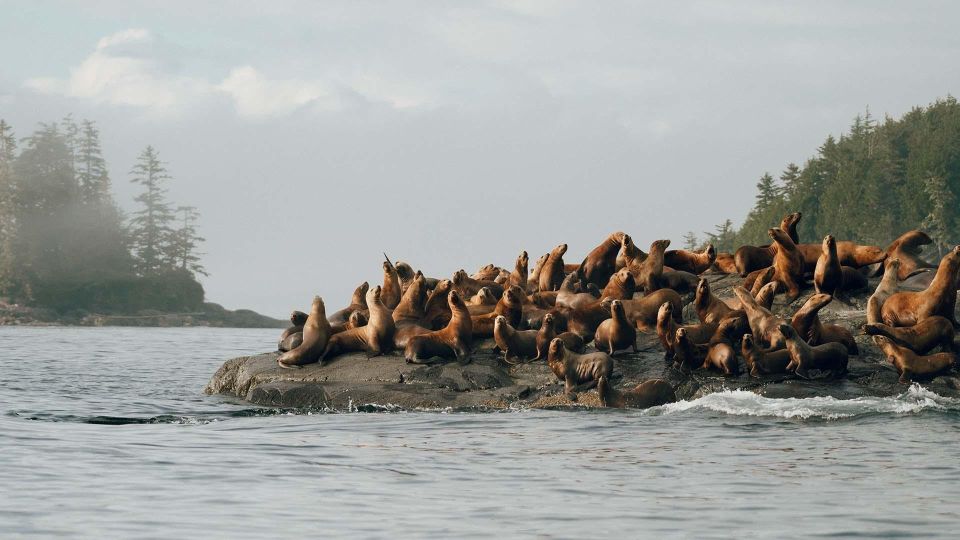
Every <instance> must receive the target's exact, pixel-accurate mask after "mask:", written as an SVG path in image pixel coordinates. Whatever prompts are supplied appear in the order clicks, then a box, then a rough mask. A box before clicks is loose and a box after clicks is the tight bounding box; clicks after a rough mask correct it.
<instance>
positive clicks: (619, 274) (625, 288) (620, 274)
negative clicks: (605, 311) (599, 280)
mask: <svg viewBox="0 0 960 540" xmlns="http://www.w3.org/2000/svg"><path fill="white" fill-rule="evenodd" d="M636 290H637V283H636V282H635V281H634V280H633V274H631V273H630V271H629V270H627V269H626V268H623V269H621V270H617V271H616V272H615V273H614V274H613V275H612V276H610V281H608V282H607V286H606V287H604V288H603V291H601V292H600V298H612V299H615V300H630V299H632V298H633V293H635V292H636Z"/></svg>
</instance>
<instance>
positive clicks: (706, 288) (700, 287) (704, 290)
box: [693, 278, 734, 323]
mask: <svg viewBox="0 0 960 540" xmlns="http://www.w3.org/2000/svg"><path fill="white" fill-rule="evenodd" d="M693 307H694V310H695V311H696V312H697V318H698V319H700V322H702V323H719V322H720V320H722V319H724V318H726V317H728V316H729V315H730V314H731V313H732V312H733V311H734V310H733V308H731V307H730V306H729V305H728V304H727V303H726V302H724V301H723V300H721V299H719V298H717V297H716V296H714V295H713V293H712V292H710V283H709V282H707V280H705V279H703V278H701V279H700V281H699V282H698V283H697V292H696V295H695V296H694V297H693Z"/></svg>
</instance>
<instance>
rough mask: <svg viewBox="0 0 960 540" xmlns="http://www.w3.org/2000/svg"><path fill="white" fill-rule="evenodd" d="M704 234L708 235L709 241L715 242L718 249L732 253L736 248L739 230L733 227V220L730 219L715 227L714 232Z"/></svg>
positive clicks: (714, 245) (714, 244)
mask: <svg viewBox="0 0 960 540" xmlns="http://www.w3.org/2000/svg"><path fill="white" fill-rule="evenodd" d="M704 234H706V235H707V239H708V242H707V243H710V244H713V247H715V248H716V249H717V251H725V252H728V253H732V252H733V251H735V250H736V247H735V243H736V235H737V231H736V229H734V228H733V222H732V221H730V220H729V219H727V220H726V221H724V222H723V223H721V224H719V225H717V226H716V227H714V232H712V233H709V232H707V233H704Z"/></svg>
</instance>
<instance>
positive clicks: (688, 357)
mask: <svg viewBox="0 0 960 540" xmlns="http://www.w3.org/2000/svg"><path fill="white" fill-rule="evenodd" d="M707 349H708V347H707V345H706V344H695V343H693V342H692V341H690V338H689V336H688V335H687V329H686V328H683V327H680V328H677V333H676V336H675V337H674V346H673V367H674V368H675V369H679V370H680V371H682V372H684V373H689V372H691V371H693V370H695V369H700V368H701V367H703V360H704V358H706V356H707Z"/></svg>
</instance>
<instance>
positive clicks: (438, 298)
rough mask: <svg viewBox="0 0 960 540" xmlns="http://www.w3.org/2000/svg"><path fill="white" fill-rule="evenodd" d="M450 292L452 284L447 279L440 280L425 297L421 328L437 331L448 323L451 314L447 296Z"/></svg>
mask: <svg viewBox="0 0 960 540" xmlns="http://www.w3.org/2000/svg"><path fill="white" fill-rule="evenodd" d="M452 290H453V282H452V281H450V280H449V279H441V280H440V282H439V283H437V286H436V287H435V288H434V289H433V290H432V291H430V295H429V296H427V304H426V306H424V308H423V311H424V315H423V320H422V321H421V325H422V326H425V327H427V328H430V329H432V330H439V329H441V328H443V327H444V326H446V325H447V323H448V322H450V316H451V314H450V305H449V302H448V300H447V295H448V294H449V293H450V291H452Z"/></svg>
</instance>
